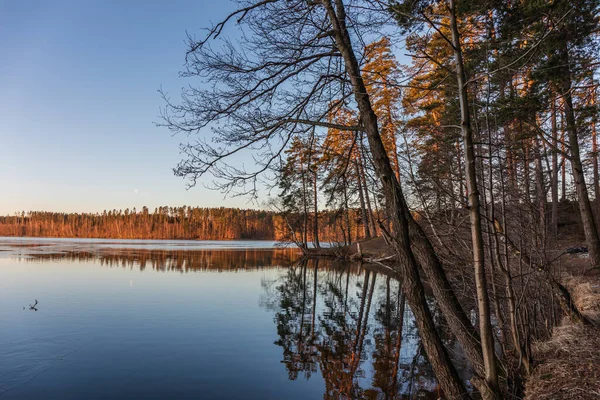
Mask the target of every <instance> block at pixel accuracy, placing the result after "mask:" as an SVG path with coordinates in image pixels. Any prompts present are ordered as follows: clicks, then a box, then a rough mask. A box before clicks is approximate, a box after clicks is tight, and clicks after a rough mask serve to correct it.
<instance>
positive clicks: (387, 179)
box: [322, 0, 468, 399]
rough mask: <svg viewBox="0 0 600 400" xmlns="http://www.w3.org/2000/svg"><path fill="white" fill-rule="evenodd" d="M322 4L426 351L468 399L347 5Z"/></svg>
mask: <svg viewBox="0 0 600 400" xmlns="http://www.w3.org/2000/svg"><path fill="white" fill-rule="evenodd" d="M322 4H323V6H324V7H325V10H326V12H327V15H328V17H329V20H330V22H331V24H332V28H333V37H334V40H335V42H336V45H337V48H338V50H339V51H340V53H341V54H342V57H343V58H344V61H345V65H346V70H347V71H348V74H349V77H350V81H351V83H352V86H353V89H354V98H355V100H356V102H357V105H358V109H359V112H360V120H361V122H362V123H363V125H364V127H365V131H366V133H367V139H368V141H369V147H370V149H371V153H372V155H373V162H374V165H375V168H376V170H377V175H378V177H379V179H380V180H381V183H382V186H383V191H384V194H385V196H386V199H387V203H388V204H389V209H390V211H392V214H391V217H392V222H393V225H394V237H393V240H392V244H393V247H394V250H395V252H396V254H397V255H398V258H399V268H400V271H401V273H402V275H403V276H404V280H403V283H402V286H403V290H404V292H405V294H406V299H407V301H408V304H409V306H410V307H411V309H412V311H413V314H414V316H415V321H416V324H417V327H418V329H419V333H420V336H421V339H422V342H423V347H424V349H425V351H426V352H427V355H428V359H429V361H430V362H431V366H432V368H433V370H434V372H435V374H436V377H437V379H438V381H439V382H440V385H441V386H442V388H443V390H444V392H445V394H446V396H447V397H448V398H451V399H460V398H464V397H467V396H468V394H467V391H466V389H465V387H464V385H463V383H462V382H461V379H460V378H459V376H458V373H457V372H456V369H455V368H454V366H453V365H452V362H451V360H450V357H449V355H448V353H447V352H446V348H445V347H444V344H443V342H442V340H441V338H440V336H439V335H438V333H437V330H436V327H435V324H434V321H433V317H432V315H431V312H430V310H429V307H428V306H427V299H426V297H425V290H424V288H423V284H422V282H421V279H420V276H419V269H418V267H417V263H416V260H415V257H414V254H413V253H412V251H411V248H410V241H409V235H408V219H407V218H408V216H410V213H409V211H408V207H407V205H406V202H405V200H404V196H403V194H402V188H401V187H400V184H399V182H398V180H397V179H396V176H395V174H394V170H393V168H392V166H391V163H390V159H389V157H388V155H387V153H386V151H385V148H384V146H383V143H382V141H381V136H380V134H379V128H378V124H377V117H376V116H375V113H374V112H373V108H372V106H371V102H370V99H369V95H368V93H367V90H366V87H365V84H364V81H363V79H362V76H361V73H360V67H359V64H358V61H357V59H356V55H355V54H354V52H353V50H352V44H351V42H350V35H349V33H348V30H347V28H346V15H345V10H344V5H343V4H342V1H341V0H335V9H334V6H333V4H332V2H331V0H322Z"/></svg>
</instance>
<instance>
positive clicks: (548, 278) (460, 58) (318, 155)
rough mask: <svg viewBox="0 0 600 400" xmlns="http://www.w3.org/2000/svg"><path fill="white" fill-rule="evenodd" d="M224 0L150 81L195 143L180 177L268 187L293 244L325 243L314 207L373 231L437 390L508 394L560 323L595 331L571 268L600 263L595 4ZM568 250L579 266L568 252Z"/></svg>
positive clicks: (241, 188)
mask: <svg viewBox="0 0 600 400" xmlns="http://www.w3.org/2000/svg"><path fill="white" fill-rule="evenodd" d="M237 5H238V8H237V9H236V10H235V11H233V12H232V13H230V14H229V15H224V16H223V19H222V20H221V21H220V22H218V23H216V24H214V25H212V26H210V27H208V28H207V30H206V31H203V32H202V33H201V34H198V36H196V35H194V34H192V33H190V34H189V35H188V37H187V40H188V42H187V44H188V46H187V51H186V54H185V64H184V68H183V70H182V72H181V77H182V78H183V79H184V80H186V83H188V86H186V87H184V88H183V89H182V93H181V96H180V97H172V96H171V95H170V94H169V93H162V96H163V100H164V103H165V105H164V108H163V110H162V113H161V120H160V121H161V122H159V125H161V126H164V127H166V128H168V129H169V130H170V131H171V132H172V133H173V134H182V136H184V137H192V138H193V140H190V141H189V142H185V141H184V142H183V143H182V144H181V152H182V154H183V159H182V161H181V162H180V163H179V165H178V166H177V167H176V168H175V174H176V175H178V176H182V177H185V178H187V179H189V182H190V184H191V185H192V186H193V185H194V184H195V182H196V181H197V180H198V179H200V178H201V177H204V176H212V177H213V178H215V182H216V183H215V189H220V190H222V191H224V192H226V193H235V194H238V195H246V196H249V197H257V196H258V191H259V189H258V188H259V187H260V185H261V184H265V183H266V184H267V186H269V185H270V187H271V189H274V190H276V191H277V192H278V194H279V195H278V196H277V198H276V199H274V200H273V202H272V206H273V207H274V208H275V209H277V210H280V211H281V212H283V213H288V214H289V215H293V216H294V218H291V219H290V220H289V221H287V222H288V227H289V229H290V232H291V235H292V236H293V238H294V241H296V242H297V243H299V245H300V246H301V247H307V244H308V243H309V242H313V243H314V245H315V247H319V243H320V241H321V238H320V237H319V236H320V234H321V229H322V224H323V218H321V213H323V212H324V210H328V212H329V211H333V210H337V211H338V214H336V215H337V216H338V219H337V223H336V225H338V226H339V227H340V229H341V230H342V231H345V232H346V234H345V236H346V241H355V240H356V239H357V238H358V237H365V238H371V237H379V238H381V239H382V240H384V241H385V242H386V245H387V246H388V247H389V248H390V249H391V251H392V253H393V256H392V257H386V259H385V260H382V259H379V260H369V261H371V262H379V263H381V264H385V265H386V266H387V267H388V268H392V269H394V270H395V271H397V272H398V273H399V275H400V276H401V277H402V284H401V288H402V295H403V296H405V299H406V303H407V305H408V306H409V307H410V310H411V312H412V313H413V315H414V316H415V323H416V326H417V329H418V332H419V335H420V337H421V340H422V343H423V348H424V351H425V353H426V354H427V357H428V360H429V361H430V363H431V365H432V368H433V370H434V372H435V375H436V377H437V379H438V381H439V384H440V386H441V388H442V390H443V392H444V395H445V397H447V398H452V399H462V398H469V397H471V396H472V395H475V394H474V392H477V394H476V396H479V395H480V396H481V397H483V398H485V399H498V398H512V397H514V398H521V397H522V396H523V393H524V386H525V383H524V382H535V380H533V379H532V377H533V376H535V374H536V371H539V370H540V369H539V365H540V359H539V357H537V356H536V355H537V354H538V353H536V351H535V349H534V345H533V344H534V343H537V342H539V341H544V340H549V339H550V337H551V336H552V327H558V326H559V325H560V324H561V321H562V320H563V319H564V320H567V321H570V323H571V324H572V325H570V329H571V330H573V331H577V332H581V335H583V336H581V338H580V339H581V341H580V343H588V342H585V340H584V339H583V338H587V339H589V338H593V337H597V336H598V334H597V331H589V330H586V329H591V328H590V327H591V326H593V325H594V324H597V316H598V315H597V314H596V315H595V316H594V315H592V314H591V313H590V310H589V309H584V308H582V303H581V302H578V301H577V293H576V292H575V291H574V287H570V286H569V285H568V284H567V283H566V282H568V281H569V279H568V277H567V275H565V265H567V264H573V263H578V265H580V264H581V263H584V264H585V265H584V266H583V267H582V268H583V269H584V270H585V271H587V272H589V273H590V274H594V273H596V274H597V272H598V268H599V267H600V239H599V236H598V211H599V210H598V208H599V203H600V202H599V200H600V184H599V179H600V178H599V172H598V149H597V125H598V108H597V94H598V77H597V75H598V66H599V65H600V64H599V62H598V26H599V24H598V22H599V21H598V16H599V2H598V1H597V0H574V1H567V0H554V1H536V0H522V1H492V0H473V1H465V0H439V1H429V0H406V1H376V0H371V1H369V0H364V1H359V0H321V1H300V0H292V1H278V0H264V1H240V2H237ZM234 27H235V29H239V30H241V31H242V32H243V35H241V36H240V35H236V36H234V35H231V36H229V33H230V32H231V29H232V28H234ZM184 140H185V139H184ZM243 155H246V156H251V157H252V158H253V160H254V162H253V163H250V164H245V165H241V164H240V163H239V159H240V157H241V156H243ZM352 210H358V217H359V220H360V225H361V230H362V233H361V234H360V235H356V234H355V233H356V232H353V229H352V228H351V226H352V224H353V221H352V220H353V218H351V216H350V214H351V213H352ZM571 244H575V245H581V244H584V245H585V249H582V250H581V251H582V252H584V253H585V255H586V258H585V259H580V260H574V259H571V258H567V254H568V252H567V250H568V249H567V247H568V246H569V245H571ZM582 260H583V261H582ZM383 261H385V262H383ZM426 288H427V290H429V289H430V290H431V291H432V292H433V294H434V296H435V299H436V304H437V305H438V306H439V309H440V312H441V313H442V314H443V316H444V321H445V325H447V327H448V328H449V330H450V331H451V332H452V334H453V335H454V337H455V338H456V340H457V341H458V343H460V346H461V348H462V351H463V352H464V355H465V357H466V359H467V360H468V364H469V365H470V368H471V370H472V373H473V377H472V378H471V379H470V384H469V387H468V386H466V385H465V382H464V381H463V380H461V378H460V377H459V374H458V372H457V366H456V365H455V362H454V361H453V354H452V351H451V349H449V348H448V347H447V346H446V345H445V343H444V341H443V340H442V338H441V336H440V329H439V328H438V327H437V326H436V321H434V318H433V316H432V311H431V308H430V305H429V303H428V301H427V300H426V297H425V291H426ZM473 315H474V316H473ZM557 329H558V328H557ZM556 332H558V330H556ZM590 332H593V333H590ZM586 335H587V336H586ZM587 339H586V340H587ZM580 346H583V344H581V345H580ZM593 347H594V346H590V348H593ZM573 351H574V350H573ZM594 354H595V356H594V357H600V355H598V354H597V352H596V353H594ZM572 361H573V360H572ZM574 365H575V366H574V367H573V368H574V369H576V368H578V367H577V364H574ZM550 376H552V375H550ZM571 378H572V377H571ZM596 378H598V377H597V376H596ZM540 379H541V378H540ZM569 380H572V379H566V378H565V381H569ZM556 382H558V380H553V383H554V384H558V383H556ZM593 382H595V383H594V384H592V386H593V385H596V386H593V388H594V389H593V390H598V379H596V380H593ZM546 383H547V382H546ZM563 383H564V381H563ZM537 388H538V389H537V390H538V392H537V394H538V395H539V394H540V393H542V392H539V391H543V390H552V389H548V388H552V385H548V384H545V385H543V384H539V385H538V386H537ZM586 390H587V392H586V393H593V390H592V389H589V388H587V389H586V388H583V389H582V391H584V392H585V391H586ZM535 393H536V392H533V394H532V393H530V394H529V396H533V397H535V396H536V394H535ZM557 393H559V395H558V396H559V397H551V396H550V397H546V398H565V397H564V396H563V397H561V396H562V395H564V394H565V393H562V394H561V392H560V390H559V391H558V392H557ZM533 397H532V398H533ZM568 398H591V397H581V396H580V397H568Z"/></svg>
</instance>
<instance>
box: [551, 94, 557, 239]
mask: <svg viewBox="0 0 600 400" xmlns="http://www.w3.org/2000/svg"><path fill="white" fill-rule="evenodd" d="M557 149H558V129H557V125H556V97H555V96H552V185H551V191H552V235H553V236H554V239H557V238H558V151H557Z"/></svg>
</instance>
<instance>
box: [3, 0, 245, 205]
mask: <svg viewBox="0 0 600 400" xmlns="http://www.w3.org/2000/svg"><path fill="white" fill-rule="evenodd" d="M231 9H232V4H231V3H230V2H228V1H203V0H192V1H183V0H180V1H169V2H165V1H132V0H128V1H107V0H104V1H97V0H96V1H95V0H86V1H80V0H70V1H65V0H63V1H61V0H53V1H45V0H28V1H8V0H0V59H1V60H2V61H1V62H0V143H1V151H2V153H1V156H0V181H1V185H2V186H1V187H2V190H1V192H2V195H1V196H0V214H12V213H14V212H15V211H19V210H25V211H28V210H51V211H71V212H83V211H91V212H96V211H102V210H103V209H114V208H116V209H125V208H133V207H137V208H138V209H140V208H141V207H142V206H143V205H147V206H148V207H150V208H151V209H153V208H154V207H156V206H159V205H169V206H179V205H184V204H185V205H192V206H195V205H198V206H207V207H210V206H239V207H248V206H252V204H248V203H247V199H242V198H233V199H223V194H221V193H218V192H213V191H209V190H207V189H205V188H204V187H202V186H201V185H200V186H198V187H196V188H193V189H191V190H189V191H188V190H186V186H185V182H184V181H183V180H182V179H181V178H178V177H175V176H173V173H172V168H173V167H174V166H175V165H176V164H177V162H178V161H179V159H180V156H179V148H178V144H179V142H181V141H184V140H185V138H184V137H180V136H175V137H172V136H171V135H170V133H169V132H168V131H167V130H166V129H164V128H157V127H155V126H154V125H153V122H154V121H157V120H158V114H159V107H161V106H162V104H163V103H162V101H161V99H160V96H159V94H158V93H157V89H159V88H160V87H161V86H162V87H163V88H164V89H165V90H167V91H168V92H170V94H171V95H172V97H176V96H177V95H178V93H179V89H180V88H181V87H182V86H183V85H186V84H188V83H190V82H188V81H184V80H182V79H180V78H178V72H179V70H180V69H181V66H182V64H183V61H184V55H185V44H184V40H185V34H186V31H189V32H190V33H201V31H200V29H201V28H203V27H206V26H208V25H209V24H210V21H218V20H219V18H220V17H222V16H223V15H224V14H226V13H227V11H229V10H231Z"/></svg>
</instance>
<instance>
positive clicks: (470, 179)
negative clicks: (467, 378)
mask: <svg viewBox="0 0 600 400" xmlns="http://www.w3.org/2000/svg"><path fill="white" fill-rule="evenodd" d="M455 6H456V4H455V1H454V0H450V25H451V31H452V47H453V48H454V59H455V62H456V79H457V83H458V99H459V103H460V116H461V123H460V126H461V131H462V135H463V143H464V149H465V176H466V179H467V187H468V190H469V215H470V220H471V237H472V241H473V264H474V267H475V286H476V289H477V305H478V308H479V331H480V334H481V350H482V354H483V364H484V368H485V380H486V383H487V384H488V386H489V388H490V390H491V391H492V392H493V393H494V395H497V394H498V392H499V387H498V370H497V368H496V357H495V352H494V338H493V332H492V322H491V316H490V305H489V296H488V290H487V282H486V276H485V265H484V260H485V253H484V245H483V230H482V226H481V206H480V204H479V190H478V188H477V171H476V168H475V151H474V146H473V131H472V128H471V116H470V115H469V101H468V97H467V82H466V77H465V71H464V65H463V59H462V51H461V44H460V36H459V33H458V24H457V21H456V10H455Z"/></svg>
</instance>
